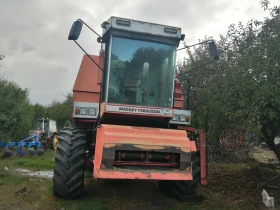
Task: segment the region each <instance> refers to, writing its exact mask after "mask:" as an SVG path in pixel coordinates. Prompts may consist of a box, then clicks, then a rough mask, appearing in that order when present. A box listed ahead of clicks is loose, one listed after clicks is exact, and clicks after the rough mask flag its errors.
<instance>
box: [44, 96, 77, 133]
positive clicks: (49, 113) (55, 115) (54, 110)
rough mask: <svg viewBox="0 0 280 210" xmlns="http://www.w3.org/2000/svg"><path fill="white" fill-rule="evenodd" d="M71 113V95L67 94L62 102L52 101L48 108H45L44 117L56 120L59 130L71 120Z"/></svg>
mask: <svg viewBox="0 0 280 210" xmlns="http://www.w3.org/2000/svg"><path fill="white" fill-rule="evenodd" d="M72 113H73V94H72V93H68V94H67V95H66V99H65V100H64V101H62V102H60V101H57V100H54V101H53V102H52V103H51V105H50V106H47V107H46V117H48V118H50V119H53V120H56V123H57V127H58V128H61V127H63V126H64V125H65V123H66V122H67V121H68V120H69V121H70V122H71V123H73V120H72Z"/></svg>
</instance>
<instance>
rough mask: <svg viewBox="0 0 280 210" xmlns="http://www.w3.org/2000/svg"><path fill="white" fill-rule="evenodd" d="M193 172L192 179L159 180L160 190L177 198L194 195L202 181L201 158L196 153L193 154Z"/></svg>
mask: <svg viewBox="0 0 280 210" xmlns="http://www.w3.org/2000/svg"><path fill="white" fill-rule="evenodd" d="M192 172H193V173H192V174H193V180H191V181H159V190H160V191H161V192H162V193H163V194H165V195H167V196H170V197H176V198H179V197H184V196H189V195H193V194H194V193H195V191H196V188H197V185H198V183H199V181H200V159H199V156H198V155H197V154H196V153H194V154H192Z"/></svg>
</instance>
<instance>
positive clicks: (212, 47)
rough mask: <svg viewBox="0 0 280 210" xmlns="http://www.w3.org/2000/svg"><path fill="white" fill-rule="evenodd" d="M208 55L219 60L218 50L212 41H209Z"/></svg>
mask: <svg viewBox="0 0 280 210" xmlns="http://www.w3.org/2000/svg"><path fill="white" fill-rule="evenodd" d="M209 51H210V55H211V57H212V58H213V59H214V60H220V56H219V52H218V49H217V46H216V44H215V42H214V41H211V42H209Z"/></svg>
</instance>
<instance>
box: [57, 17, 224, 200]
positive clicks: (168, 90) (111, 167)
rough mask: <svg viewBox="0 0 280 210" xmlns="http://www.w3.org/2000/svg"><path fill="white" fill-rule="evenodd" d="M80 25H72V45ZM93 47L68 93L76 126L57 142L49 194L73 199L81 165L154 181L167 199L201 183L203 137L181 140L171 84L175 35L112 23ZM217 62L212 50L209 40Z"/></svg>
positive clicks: (182, 128)
mask: <svg viewBox="0 0 280 210" xmlns="http://www.w3.org/2000/svg"><path fill="white" fill-rule="evenodd" d="M83 25H86V26H87V27H88V28H89V29H90V30H92V31H93V32H94V33H95V34H97V33H96V32H95V31H94V30H93V29H92V28H90V27H89V26H88V25H87V24H86V23H84V22H83V21H82V20H80V19H79V20H77V21H75V22H74V23H73V25H72V28H71V31H70V34H69V36H68V39H69V40H73V41H74V42H75V43H76V44H77V45H78V46H79V47H80V48H81V49H82V50H83V51H84V52H85V53H86V51H85V50H84V49H83V48H82V47H81V46H80V45H79V44H78V42H77V39H78V37H79V35H80V33H81V29H82V26H83ZM101 27H102V29H103V33H102V36H101V35H98V34H97V35H98V38H97V41H98V42H99V43H101V44H102V45H103V47H104V50H101V51H100V53H99V55H89V54H87V53H86V55H84V57H83V59H82V63H81V66H80V69H79V72H78V74H77V78H76V81H75V84H74V87H73V98H74V104H73V105H74V109H73V119H74V121H75V124H76V127H75V128H63V129H61V131H60V134H59V136H58V138H59V141H58V146H57V152H56V157H55V166H54V178H53V193H54V195H55V196H57V197H63V198H70V199H71V198H76V197H79V196H82V195H83V192H84V170H85V166H86V167H90V168H91V169H92V174H93V177H94V178H95V179H143V180H156V181H158V183H159V189H160V190H161V191H162V192H163V193H165V194H166V195H169V196H176V197H178V196H185V195H190V194H192V193H194V192H195V189H196V186H197V184H199V183H200V184H202V185H206V176H207V174H206V142H205V132H204V131H201V133H200V139H199V141H200V142H196V141H195V140H193V139H189V138H188V135H187V134H188V133H190V132H194V129H193V128H191V127H190V122H191V111H190V110H183V101H184V97H183V94H182V90H181V89H180V86H181V83H180V81H179V80H178V79H176V75H175V65H176V51H177V47H178V46H179V43H180V41H182V40H184V37H185V36H184V35H183V34H181V29H180V28H178V27H170V26H166V25H160V24H154V23H147V22H142V21H136V20H131V19H124V18H119V17H111V18H109V19H108V20H107V21H104V22H103V23H102V24H101ZM209 47H210V54H211V56H212V57H213V60H217V59H218V58H219V55H218V53H217V49H216V45H215V43H214V42H213V41H211V40H210V41H209Z"/></svg>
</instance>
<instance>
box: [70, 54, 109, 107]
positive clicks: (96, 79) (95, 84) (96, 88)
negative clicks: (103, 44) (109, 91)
mask: <svg viewBox="0 0 280 210" xmlns="http://www.w3.org/2000/svg"><path fill="white" fill-rule="evenodd" d="M90 57H91V58H92V59H93V60H94V61H95V62H96V63H98V64H99V66H101V67H102V66H103V60H104V53H103V52H100V55H99V56H96V55H90ZM101 78H102V71H101V70H100V69H99V68H98V67H97V66H96V65H95V64H94V63H93V62H92V61H91V60H90V58H89V57H88V56H87V55H84V57H83V59H82V62H81V66H80V69H79V72H78V74H77V78H76V81H75V84H74V87H73V94H74V96H73V98H74V101H78V102H95V103H99V99H100V91H101V85H100V84H101Z"/></svg>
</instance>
